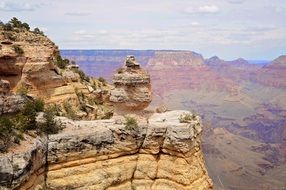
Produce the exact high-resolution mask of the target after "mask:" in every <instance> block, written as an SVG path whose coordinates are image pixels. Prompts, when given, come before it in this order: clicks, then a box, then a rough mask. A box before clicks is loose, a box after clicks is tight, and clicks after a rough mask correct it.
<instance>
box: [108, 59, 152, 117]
mask: <svg viewBox="0 0 286 190" xmlns="http://www.w3.org/2000/svg"><path fill="white" fill-rule="evenodd" d="M113 84H114V86H115V87H114V89H112V91H111V97H110V101H111V102H113V103H114V105H115V108H116V111H117V112H122V111H123V112H124V111H127V112H130V111H141V110H143V109H144V108H146V107H147V106H148V105H149V104H150V102H151V99H152V97H151V96H152V92H151V83H150V76H149V74H148V73H147V72H146V71H144V70H143V69H141V68H140V65H139V63H137V62H136V60H135V57H134V56H128V57H127V58H126V61H125V66H124V67H122V68H120V69H118V70H117V73H116V74H115V75H114V76H113Z"/></svg>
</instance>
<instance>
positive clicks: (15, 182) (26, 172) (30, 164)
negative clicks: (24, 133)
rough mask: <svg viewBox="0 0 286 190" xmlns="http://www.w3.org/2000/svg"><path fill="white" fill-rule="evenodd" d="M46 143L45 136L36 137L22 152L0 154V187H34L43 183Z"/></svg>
mask: <svg viewBox="0 0 286 190" xmlns="http://www.w3.org/2000/svg"><path fill="white" fill-rule="evenodd" d="M46 145H47V141H46V139H45V138H38V139H35V141H34V143H33V144H32V145H26V146H28V147H26V150H24V151H23V150H22V152H18V153H9V154H8V155H7V154H6V155H1V154H0V163H1V164H0V189H3V190H5V189H7V190H8V189H35V188H36V187H37V186H38V185H43V184H44V183H45V165H46V153H47V146H46Z"/></svg>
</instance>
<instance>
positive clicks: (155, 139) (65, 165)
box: [47, 111, 212, 190]
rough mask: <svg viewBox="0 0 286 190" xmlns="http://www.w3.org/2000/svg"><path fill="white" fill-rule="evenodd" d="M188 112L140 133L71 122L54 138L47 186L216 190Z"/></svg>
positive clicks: (157, 118)
mask: <svg viewBox="0 0 286 190" xmlns="http://www.w3.org/2000/svg"><path fill="white" fill-rule="evenodd" d="M183 112H185V111H170V112H165V113H161V114H154V115H153V116H152V117H151V118H150V119H149V122H148V123H147V122H146V121H145V122H144V121H140V122H138V123H139V126H138V128H133V129H127V128H126V127H125V125H124V124H121V123H122V122H118V120H120V119H118V118H117V119H113V120H105V121H78V122H72V121H68V120H66V121H65V123H66V124H67V126H69V127H67V128H66V129H65V131H64V132H63V133H61V134H58V135H52V136H50V142H49V154H48V163H49V171H48V176H47V185H48V186H49V187H50V188H52V189H65V188H67V187H69V188H72V189H122V190H123V189H124V190H128V189H130V190H131V189H158V190H159V189H164V190H168V189H180V190H181V189H182V190H183V189H211V187H212V182H211V180H210V179H209V177H208V175H207V171H206V169H205V166H204V162H203V156H202V152H201V147H200V136H201V125H200V119H199V118H198V117H196V118H194V120H193V121H191V122H190V123H180V122H179V120H178V118H179V117H180V115H181V114H182V113H183Z"/></svg>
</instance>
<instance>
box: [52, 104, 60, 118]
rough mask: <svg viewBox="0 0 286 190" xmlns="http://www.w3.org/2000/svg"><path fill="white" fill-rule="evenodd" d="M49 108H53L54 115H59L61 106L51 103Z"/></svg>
mask: <svg viewBox="0 0 286 190" xmlns="http://www.w3.org/2000/svg"><path fill="white" fill-rule="evenodd" d="M50 107H51V109H52V110H53V112H54V113H55V115H56V116H61V112H62V110H61V106H59V105H57V104H52V105H51V106H50Z"/></svg>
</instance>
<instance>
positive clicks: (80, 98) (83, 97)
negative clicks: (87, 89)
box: [75, 88, 85, 102]
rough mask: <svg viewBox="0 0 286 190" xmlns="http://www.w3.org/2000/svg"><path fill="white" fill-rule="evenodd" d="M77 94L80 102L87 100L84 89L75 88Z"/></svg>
mask: <svg viewBox="0 0 286 190" xmlns="http://www.w3.org/2000/svg"><path fill="white" fill-rule="evenodd" d="M75 94H76V95H77V98H78V100H79V101H80V102H81V101H84V100H85V95H84V93H83V92H82V91H79V90H78V89H77V88H76V89H75Z"/></svg>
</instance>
